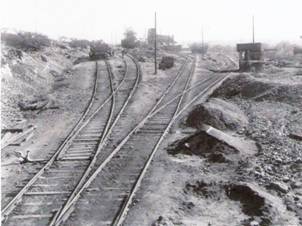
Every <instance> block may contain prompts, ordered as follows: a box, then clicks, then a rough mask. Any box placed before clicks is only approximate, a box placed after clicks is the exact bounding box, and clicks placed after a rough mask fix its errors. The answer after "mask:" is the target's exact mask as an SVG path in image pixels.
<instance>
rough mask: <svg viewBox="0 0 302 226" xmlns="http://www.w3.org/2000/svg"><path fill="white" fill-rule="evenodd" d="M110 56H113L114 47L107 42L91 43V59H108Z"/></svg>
mask: <svg viewBox="0 0 302 226" xmlns="http://www.w3.org/2000/svg"><path fill="white" fill-rule="evenodd" d="M110 56H112V48H111V47H110V46H109V45H107V44H106V43H103V42H100V43H95V44H92V45H90V52H89V57H90V59H92V60H97V59H108V58H109V57H110Z"/></svg>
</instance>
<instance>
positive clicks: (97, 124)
mask: <svg viewBox="0 0 302 226" xmlns="http://www.w3.org/2000/svg"><path fill="white" fill-rule="evenodd" d="M129 59H130V60H131V61H132V60H133V59H132V58H131V57H130V56H129ZM135 67H136V63H135ZM106 68H107V74H108V77H109V79H107V80H108V81H109V86H110V91H111V94H110V95H109V96H108V97H107V98H106V99H105V100H104V101H103V103H102V104H101V105H100V106H99V107H96V105H99V103H98V102H96V101H95V100H96V99H101V98H100V97H97V94H98V92H97V82H96V81H97V79H98V77H99V76H98V74H99V73H98V65H97V63H96V72H95V83H94V89H93V95H92V97H91V99H90V101H89V104H88V106H87V107H86V109H85V112H84V114H83V115H82V117H81V119H80V120H79V121H78V123H77V124H76V126H75V127H74V128H73V129H72V131H71V132H70V133H69V135H68V136H67V137H66V139H65V141H64V142H63V143H62V145H61V146H60V147H59V148H58V150H57V151H56V152H55V153H54V155H53V156H52V157H51V158H50V160H49V161H47V163H46V164H45V165H44V166H43V167H42V169H41V170H40V171H39V172H38V173H37V174H36V175H35V176H34V177H33V178H32V179H31V180H30V181H29V182H28V183H27V184H26V185H25V186H24V187H23V188H22V189H21V191H19V193H18V194H17V195H16V196H15V197H14V198H13V199H12V200H11V201H10V202H9V203H8V204H7V205H6V206H5V207H4V208H3V210H2V217H3V219H4V220H12V221H11V222H9V221H7V223H8V225H10V223H11V225H16V224H15V223H16V222H14V219H16V220H22V221H23V223H24V220H27V219H30V221H29V222H30V223H29V224H26V225H36V223H38V224H37V225H43V224H46V225H47V223H48V222H49V219H51V218H53V215H54V214H53V213H52V211H53V210H55V212H57V211H56V208H58V207H59V206H60V205H62V203H61V202H62V200H64V199H65V200H66V199H67V198H68V197H69V195H72V194H73V193H72V191H73V192H74V191H75V190H72V188H73V187H77V185H79V184H81V183H83V182H84V181H85V177H87V175H89V171H90V170H91V166H92V165H93V164H94V161H95V156H96V155H98V154H99V152H98V147H99V146H100V145H101V144H102V143H103V142H104V140H105V138H106V136H108V134H109V131H110V129H111V128H112V127H113V126H114V125H115V123H116V121H117V120H118V118H119V117H120V115H121V114H122V112H123V110H124V109H125V106H126V105H127V103H128V102H129V100H130V98H131V97H132V95H133V93H134V91H135V90H136V88H137V86H138V81H139V79H140V74H139V73H136V74H135V78H134V79H133V78H131V76H130V75H131V73H128V69H129V68H128V67H127V70H126V72H125V74H124V76H123V78H122V80H121V81H119V84H118V86H117V87H116V88H115V89H114V87H113V82H112V71H111V67H110V65H109V63H108V62H106ZM128 77H129V78H128ZM126 80H128V81H126ZM123 86H125V87H126V88H127V89H126V90H127V92H123V94H122V95H120V93H121V92H119V91H120V89H121V87H123ZM102 95H104V93H102ZM117 96H119V98H117ZM116 98H117V99H118V101H116ZM110 100H111V105H110V108H108V109H106V108H104V106H106V104H107V103H108V102H109V101H110ZM93 105H94V106H93ZM93 108H96V109H95V110H93V111H92V109H93ZM106 110H107V112H106ZM91 111H92V112H91ZM104 115H107V117H106V118H105V117H104ZM105 119H106V120H105ZM60 173H61V174H62V175H61V177H58V175H59V174H60ZM54 180H55V181H54ZM61 180H62V181H61ZM49 181H52V182H49ZM54 182H57V183H54ZM48 188H52V189H50V190H48ZM54 188H56V189H57V190H54ZM62 188H64V189H65V190H64V191H62V190H61V189H62ZM28 197H30V198H29V199H31V200H32V201H30V202H27V200H24V199H25V198H26V199H28ZM41 197H42V198H41ZM49 197H51V199H52V201H51V202H50V201H49ZM37 198H40V199H42V201H41V200H39V201H40V202H37ZM22 199H23V201H22ZM21 201H22V203H20V204H21V205H18V203H19V202H21ZM39 204H40V209H38V208H33V207H34V206H39ZM22 205H23V207H24V206H25V207H26V206H28V205H30V206H31V207H32V208H31V211H34V214H33V213H26V210H25V209H26V208H22ZM16 206H18V207H19V208H16V209H15V207H16ZM43 208H44V210H45V209H46V212H47V214H45V211H44V210H43V211H44V212H43V213H41V209H43ZM51 208H54V209H51ZM13 210H14V213H11V212H12V211H13ZM22 211H25V213H24V212H22ZM37 212H38V214H37ZM10 213H11V215H12V216H11V217H8V215H9V214H10ZM9 218H12V219H9ZM32 219H37V220H38V221H37V220H36V221H33V220H32ZM41 219H42V220H41ZM43 219H45V220H43ZM40 220H41V221H40ZM18 225H19V224H18Z"/></svg>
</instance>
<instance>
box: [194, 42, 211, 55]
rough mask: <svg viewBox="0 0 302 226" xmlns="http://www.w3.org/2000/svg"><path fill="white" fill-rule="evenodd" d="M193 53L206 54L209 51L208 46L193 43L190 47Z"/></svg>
mask: <svg viewBox="0 0 302 226" xmlns="http://www.w3.org/2000/svg"><path fill="white" fill-rule="evenodd" d="M190 49H191V52H192V53H201V54H205V53H207V51H208V44H203V45H202V44H201V43H193V44H192V45H191V46H190Z"/></svg>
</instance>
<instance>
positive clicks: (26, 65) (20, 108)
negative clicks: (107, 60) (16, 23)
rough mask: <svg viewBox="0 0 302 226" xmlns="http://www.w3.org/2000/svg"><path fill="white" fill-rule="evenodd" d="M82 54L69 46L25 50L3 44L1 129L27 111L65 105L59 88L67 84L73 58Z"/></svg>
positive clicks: (14, 122) (13, 123)
mask: <svg viewBox="0 0 302 226" xmlns="http://www.w3.org/2000/svg"><path fill="white" fill-rule="evenodd" d="M63 47H64V48H63ZM82 55H85V52H83V51H80V50H75V49H70V48H69V47H67V46H50V47H46V48H44V49H42V50H39V51H33V52H26V51H22V50H20V49H16V48H13V47H8V46H5V45H4V46H3V47H2V58H1V62H2V66H1V75H2V78H1V81H2V89H1V113H2V114H1V117H2V129H3V128H9V127H12V126H14V125H15V124H16V121H18V120H20V119H23V118H24V116H25V117H26V115H28V112H29V114H30V113H31V112H32V111H39V110H41V109H43V108H44V109H47V108H59V107H62V104H63V103H62V100H61V99H62V98H60V96H57V90H60V89H64V88H66V87H67V86H68V79H69V78H70V77H71V76H72V73H73V71H72V70H73V69H72V67H73V61H74V60H75V59H76V58H78V57H80V56H82ZM35 113H36V112H35Z"/></svg>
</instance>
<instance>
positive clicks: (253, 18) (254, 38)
mask: <svg viewBox="0 0 302 226" xmlns="http://www.w3.org/2000/svg"><path fill="white" fill-rule="evenodd" d="M253 43H255V22H254V15H253Z"/></svg>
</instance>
